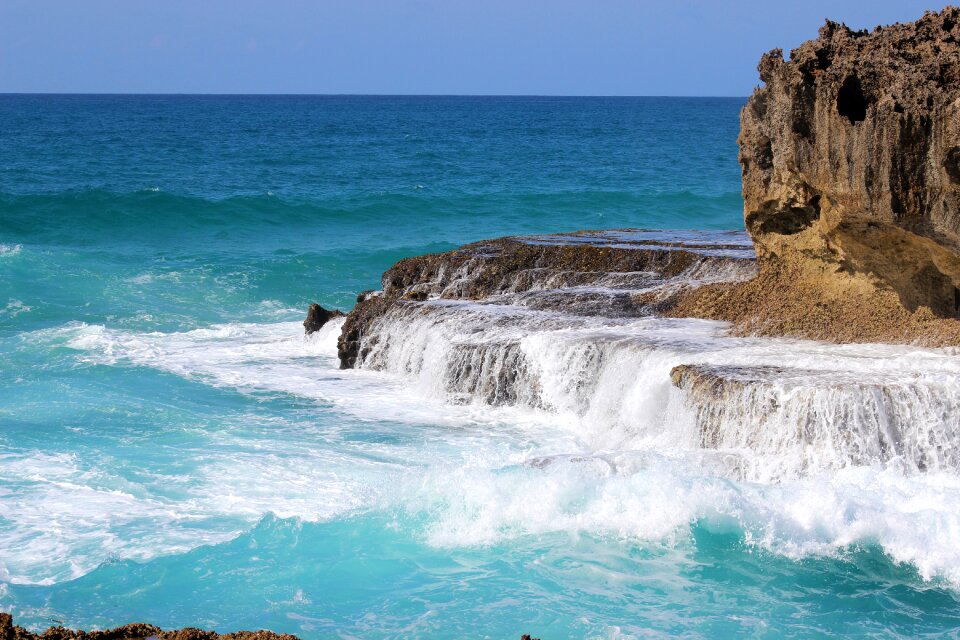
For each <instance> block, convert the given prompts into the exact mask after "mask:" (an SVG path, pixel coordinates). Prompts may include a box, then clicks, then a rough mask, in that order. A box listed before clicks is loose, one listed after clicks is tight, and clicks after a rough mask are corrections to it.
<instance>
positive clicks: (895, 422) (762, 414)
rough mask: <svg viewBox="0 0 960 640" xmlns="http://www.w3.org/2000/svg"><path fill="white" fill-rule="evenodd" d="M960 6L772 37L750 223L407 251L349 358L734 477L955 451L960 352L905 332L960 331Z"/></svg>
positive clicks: (754, 150)
mask: <svg viewBox="0 0 960 640" xmlns="http://www.w3.org/2000/svg"><path fill="white" fill-rule="evenodd" d="M958 20H960V10H957V9H946V10H944V11H943V12H942V13H939V14H935V13H930V14H927V15H926V16H924V17H923V18H922V19H921V20H919V21H917V22H916V23H912V24H904V25H895V26H892V27H885V28H879V27H878V28H877V29H876V30H875V31H874V32H872V33H867V32H854V31H851V30H850V29H848V28H847V27H845V26H842V25H838V24H836V23H831V22H828V23H827V24H826V26H825V27H824V28H823V29H822V30H821V32H820V37H819V39H817V40H814V41H811V42H807V43H805V44H803V45H802V46H801V47H799V48H798V49H796V50H795V51H793V52H792V53H791V56H790V59H789V60H784V58H783V55H782V53H781V52H780V51H779V50H775V51H772V52H770V53H769V54H767V55H765V56H764V57H763V59H762V61H761V63H760V73H761V78H762V80H763V82H764V86H763V87H761V88H759V89H757V91H756V92H755V93H754V95H753V96H752V97H751V98H750V100H749V102H748V103H747V105H746V106H745V107H744V109H743V111H742V114H741V133H740V139H739V143H740V162H741V165H742V169H743V195H744V207H745V224H746V230H747V232H748V234H749V236H747V235H745V234H743V233H742V232H739V233H738V232H729V233H698V232H676V231H674V232H651V231H643V230H610V231H593V232H577V233H572V234H564V235H551V236H534V237H523V238H503V239H499V240H490V241H486V242H480V243H475V244H472V245H467V246H465V247H463V248H461V249H458V250H456V251H451V252H447V253H443V254H434V255H427V256H419V257H415V258H408V259H406V260H402V261H400V262H398V263H397V264H396V265H394V266H393V267H392V268H391V269H389V270H388V271H387V272H386V273H385V274H384V276H383V283H382V284H383V289H382V290H381V291H378V292H373V293H370V292H368V293H365V294H363V295H361V296H360V298H359V299H358V303H357V306H356V307H355V308H354V310H353V311H352V312H351V313H350V314H349V316H348V317H347V319H346V321H345V323H344V325H343V331H342V334H341V336H340V340H339V356H340V362H341V366H342V367H343V368H369V369H375V370H380V371H386V372H389V373H392V374H395V375H398V376H401V377H403V378H404V379H406V380H408V381H409V384H410V386H411V388H417V389H419V391H420V393H421V394H422V395H423V396H424V397H429V398H440V399H443V400H446V401H447V402H453V403H459V404H464V403H471V404H485V405H497V406H502V405H509V406H517V407H524V408H527V409H533V410H536V411H541V412H546V413H548V414H550V415H553V416H556V417H557V419H558V421H559V422H560V423H562V424H566V425H573V428H574V429H575V430H576V432H577V434H578V437H579V438H580V439H581V441H582V442H583V446H584V447H585V448H587V449H590V450H594V451H596V450H632V449H636V448H641V449H642V448H644V447H649V446H653V447H656V448H667V449H672V450H680V451H685V452H689V451H691V450H696V451H698V452H707V453H709V454H711V455H712V454H716V460H715V462H716V463H717V465H718V466H717V469H719V470H720V471H719V472H720V473H723V474H727V475H731V474H732V475H734V476H737V477H749V478H754V479H759V480H768V479H778V478H785V477H791V476H796V475H806V474H810V473H816V472H818V471H819V470H824V469H836V468H841V467H846V466H851V465H852V466H860V465H873V464H883V465H890V464H892V465H895V466H896V468H897V469H903V470H905V471H906V472H909V473H919V472H936V471H941V470H947V469H949V470H956V469H960V456H958V455H957V453H956V450H957V447H956V446H955V443H956V442H957V441H958V439H960V358H958V357H957V356H956V354H955V351H954V350H951V349H943V348H941V349H921V348H915V347H914V346H902V343H908V344H910V343H912V344H918V345H924V346H927V347H930V346H939V347H944V346H950V345H958V344H960V320H958V316H960V254H958V249H960V164H958V163H960V40H958V39H960V26H958ZM705 320H725V321H728V322H729V324H724V323H718V322H706V321H705ZM796 338H814V339H816V340H817V341H810V340H797V339H796ZM837 342H839V343H891V344H847V345H842V346H841V345H837V344H832V343H837ZM705 460H706V458H705Z"/></svg>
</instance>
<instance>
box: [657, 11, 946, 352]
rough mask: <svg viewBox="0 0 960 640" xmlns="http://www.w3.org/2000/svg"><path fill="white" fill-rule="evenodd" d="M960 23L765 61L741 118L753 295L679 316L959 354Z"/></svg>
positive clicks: (881, 34) (740, 293) (901, 30)
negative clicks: (942, 347) (950, 347)
mask: <svg viewBox="0 0 960 640" xmlns="http://www.w3.org/2000/svg"><path fill="white" fill-rule="evenodd" d="M958 25H960V10H958V9H956V8H947V9H944V10H943V11H942V12H941V13H927V14H925V15H924V16H923V17H922V18H921V19H920V20H918V21H916V22H914V23H907V24H897V25H893V26H889V27H877V28H876V29H875V30H874V31H873V32H869V33H868V32H866V31H852V30H850V29H849V28H847V27H846V26H845V25H840V24H837V23H834V22H827V23H826V24H825V25H824V27H822V28H821V30H820V35H819V38H818V39H816V40H812V41H809V42H806V43H804V44H803V45H801V46H800V47H799V48H797V49H795V50H793V51H792V52H791V53H790V59H789V60H784V59H783V56H782V52H781V51H780V50H779V49H776V50H773V51H771V52H770V53H768V54H766V55H764V56H763V58H762V59H761V61H760V65H759V71H760V78H761V80H762V81H763V82H764V86H763V87H761V88H758V89H757V90H756V91H755V92H754V94H753V96H752V97H751V98H750V100H749V101H748V103H747V105H746V106H745V107H744V109H743V111H742V113H741V117H740V123H741V128H740V139H739V144H740V164H741V167H742V172H743V197H744V217H745V222H746V227H747V231H748V233H749V234H750V236H751V237H752V239H753V240H754V243H755V246H756V251H757V258H758V262H759V267H760V276H759V278H758V280H757V281H755V282H752V283H749V284H747V285H738V286H719V287H713V288H708V289H705V290H702V291H700V292H697V293H696V294H694V296H693V297H692V299H689V300H687V301H685V302H684V303H683V304H681V305H680V307H678V308H677V309H675V310H674V312H673V314H674V315H684V314H693V315H704V316H707V317H716V318H723V319H727V320H732V321H733V322H734V323H736V330H737V331H739V332H740V333H761V334H780V335H782V334H790V335H798V336H805V337H813V338H823V339H831V340H838V341H872V340H883V341H891V342H922V343H928V344H957V343H958V341H960V323H957V321H956V319H957V318H958V316H960V253H958V251H960V26H958Z"/></svg>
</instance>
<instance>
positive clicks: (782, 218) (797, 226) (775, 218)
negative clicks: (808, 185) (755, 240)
mask: <svg viewBox="0 0 960 640" xmlns="http://www.w3.org/2000/svg"><path fill="white" fill-rule="evenodd" d="M777 205H778V203H777V202H776V201H772V202H770V203H768V204H767V206H766V207H764V209H763V210H761V211H758V212H757V213H756V214H754V216H751V217H752V218H754V219H756V220H757V221H758V222H759V225H758V227H757V228H758V230H759V232H760V233H762V234H766V233H776V234H779V235H783V236H792V235H793V234H795V233H800V232H801V231H804V230H806V229H809V228H810V227H811V226H812V225H813V223H814V222H816V221H817V220H819V219H820V196H819V195H815V196H813V197H812V198H810V200H809V201H808V202H807V205H806V206H804V207H785V208H780V207H778V206H777ZM748 224H751V221H750V220H748Z"/></svg>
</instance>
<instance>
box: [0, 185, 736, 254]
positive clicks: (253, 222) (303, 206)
mask: <svg viewBox="0 0 960 640" xmlns="http://www.w3.org/2000/svg"><path fill="white" fill-rule="evenodd" d="M740 202H741V201H740V194H739V193H736V192H731V193H722V194H710V195H703V194H694V193H690V192H688V191H674V192H671V191H654V190H647V191H643V192H627V191H607V190H588V191H563V192H549V193H540V192H537V191H524V192H499V193H490V192H486V193H471V192H457V191H451V192H447V193H436V192H435V191H433V190H425V189H424V190H417V189H408V190H406V191H403V192H400V191H394V192H364V193H348V194H317V195H316V196H315V197H311V198H285V197H283V196H280V195H277V194H274V193H272V192H268V191H265V192H264V193H263V194H247V195H237V196H231V197H226V198H208V197H200V196H196V195H184V194H176V193H170V192H167V191H163V190H158V189H155V188H151V189H143V190H138V191H131V192H113V191H108V190H104V189H86V190H75V191H66V192H60V193H43V194H12V193H0V225H2V228H3V230H4V231H5V232H6V233H8V234H10V233H11V232H12V236H13V237H14V238H16V239H17V240H22V239H34V238H37V239H40V240H46V239H62V240H71V241H82V240H83V239H93V238H102V237H103V236H104V235H106V234H119V233H122V234H126V237H128V238H136V237H137V235H138V234H144V235H147V234H156V233H159V232H168V233H170V232H175V233H180V232H191V231H197V230H202V229H211V228H216V229H222V228H226V227H229V230H230V231H231V232H236V231H237V230H244V229H249V228H251V227H263V226H266V227H268V228H269V227H281V226H283V227H290V226H293V227H300V228H308V227H316V226H318V225H324V226H331V225H332V226H351V225H384V226H385V227H388V228H391V227H396V226H397V225H407V226H411V225H414V226H424V225H428V224H432V223H440V222H444V223H447V221H449V220H450V219H451V217H452V218H463V219H464V220H467V219H469V220H471V221H474V222H475V221H477V220H481V219H486V218H488V217H491V216H494V217H496V218H498V219H500V218H503V220H500V222H499V223H498V226H500V227H504V226H507V227H509V226H510V224H511V223H512V224H513V225H514V226H516V232H522V231H535V232H543V231H551V230H553V231H569V230H573V229H578V228H584V227H586V228H597V227H601V226H602V227H608V226H645V227H661V228H692V227H698V228H721V227H722V228H730V227H732V226H738V225H737V222H738V220H739V211H740V207H741V204H740ZM376 228H377V227H375V226H371V227H370V229H371V231H373V230H375V229H376ZM17 247H18V245H0V256H2V255H5V254H6V253H9V252H10V251H18V250H19V249H18V248H17Z"/></svg>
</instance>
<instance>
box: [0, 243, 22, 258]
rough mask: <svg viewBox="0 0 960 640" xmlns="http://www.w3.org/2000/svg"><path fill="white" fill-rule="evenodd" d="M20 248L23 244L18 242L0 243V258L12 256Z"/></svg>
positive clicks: (18, 251)
mask: <svg viewBox="0 0 960 640" xmlns="http://www.w3.org/2000/svg"><path fill="white" fill-rule="evenodd" d="M22 249H23V246H22V245H19V244H3V243H0V258H12V257H13V256H15V255H17V254H19V253H20V251H21V250H22Z"/></svg>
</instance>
